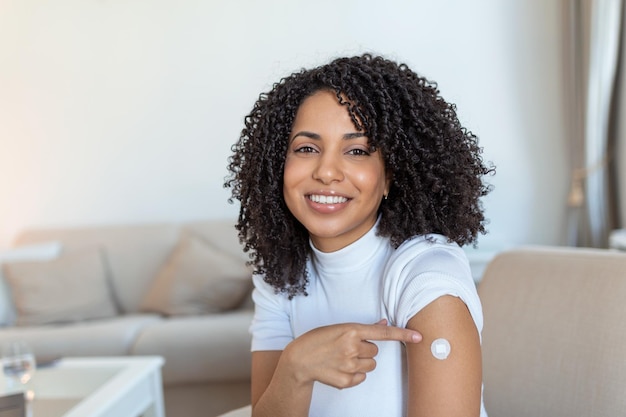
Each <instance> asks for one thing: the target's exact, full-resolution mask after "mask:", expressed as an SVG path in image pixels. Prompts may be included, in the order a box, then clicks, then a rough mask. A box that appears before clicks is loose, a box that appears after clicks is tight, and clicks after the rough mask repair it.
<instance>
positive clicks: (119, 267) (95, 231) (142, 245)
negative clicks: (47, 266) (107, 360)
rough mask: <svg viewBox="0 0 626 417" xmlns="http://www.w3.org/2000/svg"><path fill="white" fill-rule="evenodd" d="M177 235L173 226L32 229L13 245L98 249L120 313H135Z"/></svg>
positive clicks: (75, 249)
mask: <svg viewBox="0 0 626 417" xmlns="http://www.w3.org/2000/svg"><path fill="white" fill-rule="evenodd" d="M179 233H180V226H179V225H177V224H173V223H163V224H136V225H104V226H96V227H78V228H61V229H33V230H26V231H24V232H22V233H20V235H19V236H18V237H17V239H16V244H19V245H24V244H33V243H37V242H45V241H50V240H57V241H60V242H62V243H63V253H70V252H74V251H80V250H82V249H83V248H85V247H88V246H100V247H102V248H103V249H104V253H105V255H106V261H107V266H108V269H109V271H110V273H111V281H112V282H113V289H114V293H115V298H116V300H117V301H118V302H119V305H120V309H121V311H122V312H123V313H137V312H138V311H139V304H140V303H141V300H142V298H143V297H144V295H145V293H146V291H147V290H148V288H149V287H150V284H151V283H152V281H153V280H154V277H155V276H156V274H157V273H158V271H159V270H160V268H161V266H162V265H163V264H164V263H165V262H166V260H167V257H168V256H169V255H170V253H171V252H172V250H173V249H174V247H175V246H176V242H177V241H178V239H179Z"/></svg>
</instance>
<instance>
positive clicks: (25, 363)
mask: <svg viewBox="0 0 626 417" xmlns="http://www.w3.org/2000/svg"><path fill="white" fill-rule="evenodd" d="M35 367H36V363H35V355H34V354H33V351H32V350H31V348H30V347H29V346H28V345H27V344H26V343H25V342H23V341H13V342H7V343H5V344H3V345H2V372H3V373H4V379H5V383H6V385H7V391H8V392H19V391H22V392H24V393H25V394H29V393H28V391H27V389H26V384H27V383H28V381H30V379H31V378H32V377H33V374H34V373H35Z"/></svg>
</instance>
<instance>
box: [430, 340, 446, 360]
mask: <svg viewBox="0 0 626 417" xmlns="http://www.w3.org/2000/svg"><path fill="white" fill-rule="evenodd" d="M430 351H431V352H432V354H433V356H434V357H435V358H437V359H439V360H444V359H446V358H447V357H448V355H449V354H450V342H448V341H447V340H446V339H436V340H434V341H433V343H432V344H431V345H430Z"/></svg>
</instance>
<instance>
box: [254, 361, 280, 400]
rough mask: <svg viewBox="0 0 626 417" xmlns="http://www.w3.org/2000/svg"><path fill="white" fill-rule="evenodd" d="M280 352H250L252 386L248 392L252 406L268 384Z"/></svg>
mask: <svg viewBox="0 0 626 417" xmlns="http://www.w3.org/2000/svg"><path fill="white" fill-rule="evenodd" d="M281 353H282V351H280V350H264V351H257V352H252V388H251V393H250V396H251V400H252V406H254V405H256V403H257V401H258V400H259V398H261V395H263V393H264V392H265V390H266V389H267V386H268V385H269V384H270V381H271V380H272V376H274V370H275V369H276V365H277V364H278V360H279V359H280V355H281Z"/></svg>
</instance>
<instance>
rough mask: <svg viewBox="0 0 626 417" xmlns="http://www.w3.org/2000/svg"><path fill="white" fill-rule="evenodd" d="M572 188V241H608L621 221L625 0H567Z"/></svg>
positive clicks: (596, 244)
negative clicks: (620, 84) (619, 94)
mask: <svg viewBox="0 0 626 417" xmlns="http://www.w3.org/2000/svg"><path fill="white" fill-rule="evenodd" d="M564 5H565V14H564V15H565V18H566V20H565V28H566V32H565V51H566V65H565V73H564V75H565V79H566V92H567V93H566V94H567V97H566V100H567V103H568V104H569V108H568V109H567V112H568V117H567V120H568V125H569V126H568V130H569V139H570V140H569V143H570V150H571V154H570V164H571V188H570V193H569V196H568V201H567V207H568V208H567V237H566V240H567V242H566V243H567V244H568V245H571V246H587V247H607V246H608V237H609V234H610V232H611V230H612V229H614V228H615V227H617V225H618V221H617V216H618V210H617V204H618V198H617V197H618V196H617V188H618V187H617V179H616V178H615V172H616V169H615V164H616V160H617V159H616V157H615V153H616V152H615V150H616V144H617V140H616V128H615V123H616V122H617V120H616V119H617V118H616V117H615V115H616V114H617V112H616V111H615V106H616V103H617V100H616V96H617V93H616V91H617V87H618V78H617V75H618V66H619V65H620V61H621V60H620V51H621V47H620V40H621V34H622V26H623V17H622V12H623V0H564Z"/></svg>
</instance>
